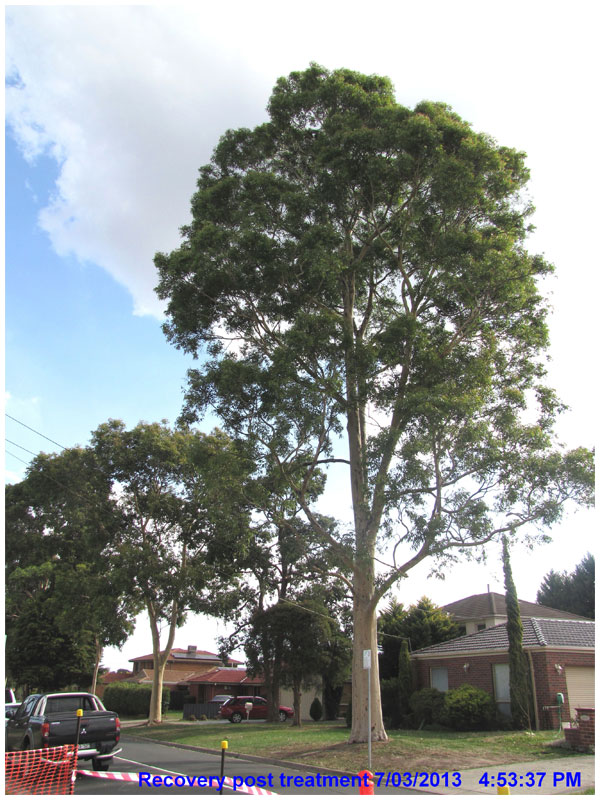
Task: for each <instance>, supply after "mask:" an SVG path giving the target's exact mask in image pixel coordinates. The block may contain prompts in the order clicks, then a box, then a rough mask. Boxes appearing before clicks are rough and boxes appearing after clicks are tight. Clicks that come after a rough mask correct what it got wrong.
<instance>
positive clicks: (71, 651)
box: [6, 595, 95, 692]
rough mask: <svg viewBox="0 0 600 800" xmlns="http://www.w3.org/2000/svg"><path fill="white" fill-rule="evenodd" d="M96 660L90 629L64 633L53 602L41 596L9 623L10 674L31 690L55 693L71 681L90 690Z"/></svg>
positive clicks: (8, 658)
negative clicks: (57, 621) (54, 611)
mask: <svg viewBox="0 0 600 800" xmlns="http://www.w3.org/2000/svg"><path fill="white" fill-rule="evenodd" d="M94 663H95V648H94V643H93V640H92V638H91V636H90V635H89V632H87V631H85V630H83V631H79V632H78V635H73V634H72V635H69V634H65V633H62V632H61V630H60V628H58V626H57V624H56V621H55V617H54V614H53V604H52V603H51V602H49V601H48V600H46V599H45V598H44V597H42V596H40V595H35V596H34V597H32V598H31V599H30V600H29V601H28V602H26V603H24V604H23V607H22V610H21V613H20V614H19V615H18V617H16V619H14V620H13V621H12V622H11V624H10V626H7V638H6V669H7V673H8V674H9V675H10V676H11V677H12V678H13V679H14V682H15V684H16V685H18V686H23V687H26V691H28V692H33V691H36V690H37V691H40V692H56V691H60V690H61V689H64V688H66V687H68V686H70V685H72V684H76V685H77V686H81V687H83V688H85V689H87V687H88V686H89V685H90V683H91V681H92V676H93V674H94Z"/></svg>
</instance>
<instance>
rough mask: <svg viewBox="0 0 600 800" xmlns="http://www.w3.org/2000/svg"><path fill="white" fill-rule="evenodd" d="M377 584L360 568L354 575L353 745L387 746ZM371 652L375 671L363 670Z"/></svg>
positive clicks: (372, 667) (351, 740) (351, 736)
mask: <svg viewBox="0 0 600 800" xmlns="http://www.w3.org/2000/svg"><path fill="white" fill-rule="evenodd" d="M373 588H374V587H373V581H372V580H370V579H369V578H368V577H367V576H365V574H364V573H361V572H360V568H359V569H358V570H357V571H355V575H354V644H353V651H352V730H351V732H350V739H349V742H350V743H353V742H366V741H368V738H369V724H370V726H371V741H373V742H385V741H387V738H388V736H387V734H386V732H385V727H384V725H383V715H382V711H381V694H380V691H379V663H378V659H377V608H376V603H375V604H373ZM364 650H370V651H371V669H370V670H367V669H364V667H363V651H364ZM369 674H370V676H371V720H370V721H369V708H368V704H369V696H368V691H369V688H368V678H369Z"/></svg>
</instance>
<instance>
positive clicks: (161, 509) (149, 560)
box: [92, 420, 249, 724]
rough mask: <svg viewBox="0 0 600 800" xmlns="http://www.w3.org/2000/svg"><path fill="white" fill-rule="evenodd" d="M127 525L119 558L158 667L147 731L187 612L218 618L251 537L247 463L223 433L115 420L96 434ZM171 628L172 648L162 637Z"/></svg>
mask: <svg viewBox="0 0 600 800" xmlns="http://www.w3.org/2000/svg"><path fill="white" fill-rule="evenodd" d="M92 443H93V446H94V449H95V452H96V454H97V457H98V459H99V460H100V462H101V463H102V464H103V466H104V468H105V469H106V470H107V472H108V473H109V474H110V476H111V479H112V480H113V482H114V486H115V493H116V495H117V497H118V505H119V508H120V510H121V512H122V514H123V516H124V519H125V525H124V527H123V529H122V531H121V534H120V541H119V543H118V545H117V553H118V559H119V564H120V571H121V574H122V575H124V576H125V579H126V581H127V585H128V587H129V593H130V596H131V597H132V598H134V599H135V600H136V601H138V602H140V603H142V604H143V607H144V608H145V610H146V612H147V614H148V618H149V622H150V632H151V636H152V653H153V659H154V669H153V673H152V694H151V699H150V713H149V718H148V722H149V724H158V723H160V722H161V721H162V716H161V696H162V686H163V676H164V671H165V667H166V664H167V660H168V658H169V655H170V653H171V649H172V647H173V642H174V637H175V632H176V630H177V628H178V627H179V626H180V625H181V624H182V623H183V622H184V620H185V616H186V612H188V611H196V612H205V613H216V614H218V613H220V612H221V611H222V606H221V605H220V604H221V603H222V602H226V601H225V600H224V599H223V598H224V597H225V595H226V593H227V591H228V590H229V589H230V587H231V586H232V585H234V584H235V580H236V575H237V567H236V564H237V561H238V559H243V558H244V556H245V548H246V546H247V543H248V538H249V525H248V513H247V508H246V506H245V502H244V499H243V497H242V492H241V488H242V486H243V482H244V479H245V476H246V471H247V462H246V460H245V459H244V457H243V456H242V455H241V454H240V452H239V451H238V450H237V448H236V447H235V445H234V444H233V443H232V442H231V440H230V439H229V438H228V437H227V436H225V434H223V433H222V432H220V431H214V432H213V433H212V434H202V433H192V432H189V431H186V430H171V429H170V428H169V427H168V426H167V424H166V423H165V422H163V423H152V424H148V423H140V424H139V425H137V426H136V427H135V428H133V429H132V430H126V428H125V425H124V424H123V422H121V421H115V420H111V421H109V422H107V423H105V424H103V425H101V426H100V427H99V428H98V429H97V430H96V431H95V432H94V434H93V437H92ZM163 628H164V629H166V640H164V641H163V642H161V632H162V630H163Z"/></svg>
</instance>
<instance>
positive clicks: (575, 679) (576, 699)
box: [565, 667, 596, 719]
mask: <svg viewBox="0 0 600 800" xmlns="http://www.w3.org/2000/svg"><path fill="white" fill-rule="evenodd" d="M565 676H566V678H567V692H568V693H569V706H570V709H571V718H572V719H574V718H575V709H576V708H595V707H596V706H595V702H594V700H595V698H594V677H595V676H594V667H565Z"/></svg>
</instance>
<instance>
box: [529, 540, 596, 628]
mask: <svg viewBox="0 0 600 800" xmlns="http://www.w3.org/2000/svg"><path fill="white" fill-rule="evenodd" d="M595 580H596V562H595V560H594V556H593V555H591V553H586V555H585V556H584V558H583V559H582V560H581V561H580V562H579V564H577V566H576V567H575V570H574V571H573V572H571V573H570V574H569V573H567V572H555V571H554V570H550V572H549V573H548V574H547V575H545V576H544V579H543V580H542V584H541V586H540V588H539V589H538V593H537V601H538V603H542V604H543V605H546V606H550V607H551V608H558V609H560V610H561V611H570V612H571V613H572V614H579V615H580V616H582V617H589V619H595V616H596V590H595Z"/></svg>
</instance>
